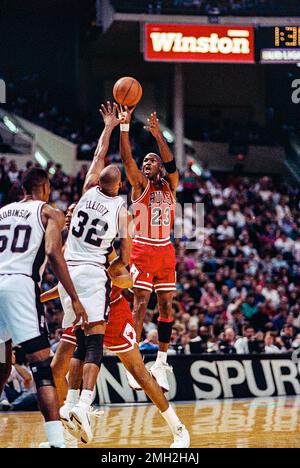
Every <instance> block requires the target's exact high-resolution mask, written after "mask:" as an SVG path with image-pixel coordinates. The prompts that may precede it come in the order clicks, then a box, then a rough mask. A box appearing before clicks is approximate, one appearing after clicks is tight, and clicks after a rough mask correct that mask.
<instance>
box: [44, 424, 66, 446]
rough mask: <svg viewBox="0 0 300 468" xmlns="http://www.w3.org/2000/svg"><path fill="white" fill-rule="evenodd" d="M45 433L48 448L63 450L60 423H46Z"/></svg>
mask: <svg viewBox="0 0 300 468" xmlns="http://www.w3.org/2000/svg"><path fill="white" fill-rule="evenodd" d="M45 432H46V434H47V439H48V442H49V445H50V447H57V448H65V439H64V429H63V425H62V422H61V421H49V422H46V423H45Z"/></svg>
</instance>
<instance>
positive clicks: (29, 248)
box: [0, 201, 46, 283]
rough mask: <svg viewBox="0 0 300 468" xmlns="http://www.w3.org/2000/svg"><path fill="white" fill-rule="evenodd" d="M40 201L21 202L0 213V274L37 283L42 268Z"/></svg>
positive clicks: (43, 249)
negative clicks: (26, 278) (19, 276)
mask: <svg viewBox="0 0 300 468" xmlns="http://www.w3.org/2000/svg"><path fill="white" fill-rule="evenodd" d="M44 204H45V203H44V202H41V201H21V202H17V203H11V204H10V205H6V206H4V207H3V208H1V209H0V274H1V275H5V274H8V275H14V274H18V275H26V276H29V277H31V278H32V279H33V280H34V281H35V282H36V283H39V282H40V281H41V277H42V275H43V272H44V268H45V264H46V256H45V229H44V226H43V224H42V220H41V212H42V207H43V205H44Z"/></svg>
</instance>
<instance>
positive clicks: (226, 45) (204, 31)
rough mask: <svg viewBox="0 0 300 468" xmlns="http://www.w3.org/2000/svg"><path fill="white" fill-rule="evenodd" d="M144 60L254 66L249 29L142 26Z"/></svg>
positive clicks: (252, 35)
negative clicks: (229, 63)
mask: <svg viewBox="0 0 300 468" xmlns="http://www.w3.org/2000/svg"><path fill="white" fill-rule="evenodd" d="M144 55H145V60H149V61H161V62H221V63H226V62H237V63H254V62H255V50H254V29H253V27H251V26H220V25H209V26H206V25H205V26H203V25H193V24H146V25H145V45H144Z"/></svg>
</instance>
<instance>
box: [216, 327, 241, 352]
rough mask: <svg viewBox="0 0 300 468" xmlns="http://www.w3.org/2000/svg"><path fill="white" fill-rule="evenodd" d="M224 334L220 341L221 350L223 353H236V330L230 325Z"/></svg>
mask: <svg viewBox="0 0 300 468" xmlns="http://www.w3.org/2000/svg"><path fill="white" fill-rule="evenodd" d="M222 336H223V338H221V341H220V342H219V352H220V353H221V354H236V352H237V351H236V347H235V342H236V337H235V332H234V330H233V329H232V328H230V327H227V328H226V329H225V332H224V334H222Z"/></svg>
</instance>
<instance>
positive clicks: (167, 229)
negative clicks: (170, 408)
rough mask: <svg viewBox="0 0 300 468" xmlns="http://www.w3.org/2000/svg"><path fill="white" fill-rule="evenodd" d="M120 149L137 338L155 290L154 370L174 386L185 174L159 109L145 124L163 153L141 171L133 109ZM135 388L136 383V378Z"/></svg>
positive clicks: (158, 377) (127, 116) (124, 116)
mask: <svg viewBox="0 0 300 468" xmlns="http://www.w3.org/2000/svg"><path fill="white" fill-rule="evenodd" d="M120 116H121V117H122V119H123V120H122V124H121V136H120V152H121V157H122V161H123V164H124V167H125V170H126V176H127V178H128V180H129V182H130V184H131V186H132V202H133V213H134V225H135V236H134V240H133V249H132V255H131V259H130V263H131V274H132V277H133V280H134V319H135V324H136V333H137V339H138V341H140V339H141V334H142V328H143V322H144V317H145V314H146V310H147V306H148V302H149V299H150V295H151V293H152V290H153V288H154V290H155V292H156V294H157V298H158V308H159V319H158V339H159V351H158V355H157V359H156V362H155V364H154V366H153V367H152V368H151V372H152V375H153V376H154V377H155V379H156V380H157V382H158V384H159V385H160V386H161V387H162V388H163V389H164V390H165V391H168V390H169V383H168V379H167V375H166V371H167V370H172V368H171V367H170V366H169V365H168V364H167V351H168V347H169V342H170V338H171V331H172V324H173V321H174V319H173V310H172V300H173V297H174V291H175V290H176V272H175V269H176V256H175V249H174V247H173V245H172V243H171V240H170V234H171V231H172V227H173V223H174V216H175V205H176V189H177V186H178V182H179V173H178V170H177V168H176V163H175V160H174V157H173V155H172V153H171V151H170V149H169V147H168V144H167V143H166V141H165V139H164V137H163V135H162V133H161V131H160V126H159V121H158V119H157V116H156V113H153V114H151V116H150V118H149V119H148V123H147V126H146V127H145V128H146V129H147V130H148V131H150V132H151V133H152V135H153V136H154V137H155V139H156V141H157V144H158V147H159V150H160V154H161V157H159V156H158V155H157V154H155V153H149V154H147V155H146V157H145V159H144V162H143V167H142V170H141V171H140V170H139V168H138V166H137V164H136V162H135V160H134V159H133V157H132V151H131V145H130V140H129V127H130V121H131V112H130V111H129V110H128V108H126V107H125V111H124V112H121V114H120ZM131 385H132V386H134V382H131Z"/></svg>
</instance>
